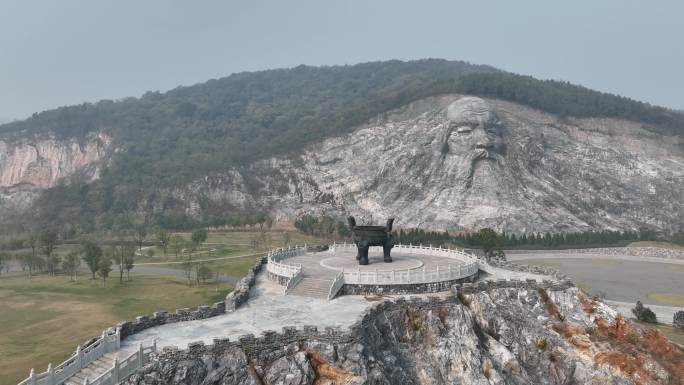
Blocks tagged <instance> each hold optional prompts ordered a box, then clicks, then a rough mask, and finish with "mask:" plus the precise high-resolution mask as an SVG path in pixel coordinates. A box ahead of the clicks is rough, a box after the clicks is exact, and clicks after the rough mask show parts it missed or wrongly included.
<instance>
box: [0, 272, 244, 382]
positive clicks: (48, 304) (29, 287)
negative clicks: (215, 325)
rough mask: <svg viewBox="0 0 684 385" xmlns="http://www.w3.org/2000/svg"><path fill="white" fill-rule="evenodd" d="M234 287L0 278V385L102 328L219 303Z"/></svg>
mask: <svg viewBox="0 0 684 385" xmlns="http://www.w3.org/2000/svg"><path fill="white" fill-rule="evenodd" d="M231 289H232V288H231V287H230V286H228V285H216V284H207V285H202V286H199V287H198V286H193V287H189V286H187V284H186V281H185V280H183V279H181V278H172V277H162V276H141V275H135V274H131V281H130V282H124V284H123V285H119V283H118V281H117V280H116V279H112V280H111V281H110V282H108V284H107V287H106V288H102V281H101V280H96V281H92V280H90V279H88V277H87V276H85V275H81V276H79V277H78V278H77V281H76V282H69V279H68V278H67V277H64V276H57V277H48V276H46V275H40V276H36V277H34V278H33V279H31V280H29V279H27V278H26V277H25V276H23V275H21V276H18V275H14V276H2V277H0V306H1V308H2V311H0V355H1V356H2V357H3V360H1V361H0V384H14V383H17V382H19V381H20V380H22V379H23V378H25V377H27V376H28V372H29V370H30V369H31V367H35V368H36V370H39V371H43V370H45V367H46V366H47V364H48V363H49V362H52V363H53V364H55V365H56V364H58V363H60V362H62V361H63V360H64V359H66V358H67V357H68V356H69V355H70V354H71V353H72V352H73V350H74V349H75V348H76V345H77V344H79V343H81V342H83V341H85V340H86V339H88V338H90V337H92V336H96V335H99V334H100V333H101V332H102V330H103V329H105V328H107V327H109V326H113V325H115V324H116V323H117V322H119V321H121V320H125V319H134V317H135V316H137V315H142V314H151V313H152V312H154V311H158V310H168V311H174V310H175V309H177V308H183V307H196V306H198V305H202V304H212V303H214V302H218V301H221V300H222V299H223V298H224V297H225V295H226V294H227V293H228V292H229V291H230V290H231Z"/></svg>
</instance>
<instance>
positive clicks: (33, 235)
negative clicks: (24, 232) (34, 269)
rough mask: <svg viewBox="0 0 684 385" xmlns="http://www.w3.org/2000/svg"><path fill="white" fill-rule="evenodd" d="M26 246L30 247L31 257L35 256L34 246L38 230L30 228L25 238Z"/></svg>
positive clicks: (36, 243)
mask: <svg viewBox="0 0 684 385" xmlns="http://www.w3.org/2000/svg"><path fill="white" fill-rule="evenodd" d="M26 246H27V247H28V248H30V249H31V253H32V254H33V257H34V258H35V257H36V247H38V232H37V231H35V230H31V231H30V232H29V235H28V238H26Z"/></svg>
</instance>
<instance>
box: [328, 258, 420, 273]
mask: <svg viewBox="0 0 684 385" xmlns="http://www.w3.org/2000/svg"><path fill="white" fill-rule="evenodd" d="M368 262H369V264H368V265H359V261H357V260H356V258H354V257H353V256H352V257H351V258H350V257H349V255H345V256H341V255H340V256H337V255H336V256H334V257H330V258H325V259H323V260H321V262H320V265H321V266H322V267H325V268H326V269H331V270H335V271H342V269H344V270H362V271H363V270H399V269H401V270H406V269H418V268H421V267H423V265H424V264H423V261H421V260H419V259H416V258H413V257H409V256H406V255H394V256H392V262H391V263H385V261H384V260H383V258H382V255H370V254H369V255H368Z"/></svg>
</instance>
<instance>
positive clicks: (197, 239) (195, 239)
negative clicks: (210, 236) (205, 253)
mask: <svg viewBox="0 0 684 385" xmlns="http://www.w3.org/2000/svg"><path fill="white" fill-rule="evenodd" d="M190 239H191V240H192V243H193V244H194V245H195V248H198V247H199V246H200V245H202V243H204V241H206V240H207V229H194V230H192V235H191V236H190Z"/></svg>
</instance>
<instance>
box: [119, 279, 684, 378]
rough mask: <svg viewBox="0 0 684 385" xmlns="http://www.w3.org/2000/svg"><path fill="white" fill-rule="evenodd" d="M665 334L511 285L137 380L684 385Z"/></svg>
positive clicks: (581, 302)
mask: <svg viewBox="0 0 684 385" xmlns="http://www.w3.org/2000/svg"><path fill="white" fill-rule="evenodd" d="M657 338H660V337H658V336H657V335H645V334H642V333H641V332H639V331H635V330H633V329H632V328H631V326H630V325H629V324H627V323H625V321H624V320H623V319H622V318H621V317H620V316H617V315H616V313H615V312H614V311H613V310H611V309H610V308H608V307H607V306H605V305H604V304H602V303H600V302H593V301H591V300H588V299H587V298H586V297H584V295H582V294H581V293H580V292H579V291H578V290H577V289H576V288H574V287H572V288H569V289H565V290H548V291H546V290H543V289H533V288H529V287H528V288H524V287H523V288H500V289H491V290H484V291H480V292H475V293H472V294H465V295H458V296H457V297H453V296H452V297H447V298H442V299H437V298H432V299H431V300H430V301H420V300H419V301H405V300H395V301H384V302H383V303H380V304H379V305H376V306H375V307H374V308H372V309H371V310H370V311H369V312H368V313H367V314H366V315H365V316H364V318H363V319H362V320H361V321H359V322H358V323H357V324H355V325H354V326H353V327H352V328H351V330H350V331H334V330H326V331H325V332H323V331H320V332H319V331H315V330H312V329H304V330H294V329H288V328H285V329H284V330H283V332H282V333H265V335H264V336H263V337H260V338H256V339H255V338H250V337H249V336H247V337H245V338H241V339H240V341H234V342H227V341H221V340H217V341H216V343H215V344H214V345H208V346H204V345H200V344H196V345H190V346H189V349H187V350H181V351H179V350H175V349H168V348H167V349H165V350H164V352H162V353H161V354H159V355H156V356H154V357H153V359H152V361H151V362H150V363H149V364H148V365H146V366H145V367H144V368H142V369H141V370H139V371H138V372H137V373H136V374H134V375H133V376H131V377H129V378H128V380H127V381H126V384H128V385H133V384H135V385H143V384H144V385H161V384H171V385H175V384H186V385H195V384H292V385H295V384H297V385H299V384H435V385H441V384H596V383H600V384H633V383H642V384H676V383H679V382H678V381H680V380H681V377H678V376H681V375H682V370H684V368H682V367H681V366H682V365H684V364H682V359H683V358H684V355H683V353H682V351H681V349H679V348H677V347H675V346H674V345H672V344H671V343H667V342H663V341H661V340H658V341H659V342H658V343H657V344H651V343H650V342H649V341H651V340H654V339H657ZM668 344H669V345H668ZM668 349H670V350H668ZM678 365H679V366H678Z"/></svg>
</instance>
